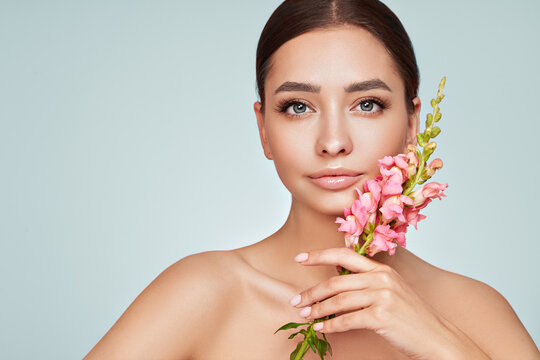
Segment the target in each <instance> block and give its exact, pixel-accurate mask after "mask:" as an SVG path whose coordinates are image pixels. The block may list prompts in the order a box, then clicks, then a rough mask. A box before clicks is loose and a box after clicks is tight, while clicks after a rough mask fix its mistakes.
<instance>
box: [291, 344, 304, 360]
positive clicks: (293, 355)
mask: <svg viewBox="0 0 540 360" xmlns="http://www.w3.org/2000/svg"><path fill="white" fill-rule="evenodd" d="M301 347H302V341H300V342H299V343H298V345H296V349H294V351H293V352H292V353H291V355H290V356H289V360H294V358H295V357H296V355H297V354H298V352H299V351H300V348H301Z"/></svg>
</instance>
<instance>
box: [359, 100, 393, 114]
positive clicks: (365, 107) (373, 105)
mask: <svg viewBox="0 0 540 360" xmlns="http://www.w3.org/2000/svg"><path fill="white" fill-rule="evenodd" d="M356 107H358V108H360V110H362V111H363V112H366V113H370V114H376V113H379V112H381V111H383V110H384V109H386V106H385V105H384V103H383V102H382V101H380V100H377V99H363V100H361V101H360V103H358V105H356Z"/></svg>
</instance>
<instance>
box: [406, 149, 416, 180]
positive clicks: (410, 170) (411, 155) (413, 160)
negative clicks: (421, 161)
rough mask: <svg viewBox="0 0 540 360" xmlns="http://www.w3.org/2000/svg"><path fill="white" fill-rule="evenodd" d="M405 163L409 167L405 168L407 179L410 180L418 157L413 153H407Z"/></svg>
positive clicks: (414, 171) (414, 172)
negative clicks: (407, 163) (406, 162)
mask: <svg viewBox="0 0 540 360" xmlns="http://www.w3.org/2000/svg"><path fill="white" fill-rule="evenodd" d="M406 156H407V161H408V162H409V166H408V167H407V177H408V178H409V179H410V178H412V177H413V176H414V175H415V174H416V169H417V167H418V156H417V155H416V152H415V151H409V152H408V153H407V155H406Z"/></svg>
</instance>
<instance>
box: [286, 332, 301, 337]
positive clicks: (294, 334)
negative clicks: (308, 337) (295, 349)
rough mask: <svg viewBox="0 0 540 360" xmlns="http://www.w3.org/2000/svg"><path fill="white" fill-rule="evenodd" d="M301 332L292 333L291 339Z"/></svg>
mask: <svg viewBox="0 0 540 360" xmlns="http://www.w3.org/2000/svg"><path fill="white" fill-rule="evenodd" d="M298 334H300V331H297V332H295V333H293V334H291V335H289V339H292V338H293V337H295V336H296V335H298Z"/></svg>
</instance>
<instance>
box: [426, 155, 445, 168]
mask: <svg viewBox="0 0 540 360" xmlns="http://www.w3.org/2000/svg"><path fill="white" fill-rule="evenodd" d="M442 166H443V162H442V160H441V159H439V158H436V159H433V160H432V161H431V162H430V163H429V165H428V167H430V168H432V169H435V170H439V169H440V168H442Z"/></svg>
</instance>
